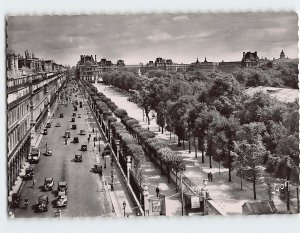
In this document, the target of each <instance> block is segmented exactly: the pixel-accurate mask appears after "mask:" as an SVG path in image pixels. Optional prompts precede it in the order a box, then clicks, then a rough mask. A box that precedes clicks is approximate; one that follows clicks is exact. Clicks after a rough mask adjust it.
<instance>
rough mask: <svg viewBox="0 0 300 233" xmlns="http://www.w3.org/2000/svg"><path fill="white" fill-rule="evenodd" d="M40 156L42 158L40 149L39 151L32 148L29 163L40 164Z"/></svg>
mask: <svg viewBox="0 0 300 233" xmlns="http://www.w3.org/2000/svg"><path fill="white" fill-rule="evenodd" d="M40 156H41V152H40V149H38V148H31V152H30V154H29V156H28V159H29V162H30V163H38V162H39V159H40Z"/></svg>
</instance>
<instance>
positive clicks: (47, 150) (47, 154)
mask: <svg viewBox="0 0 300 233" xmlns="http://www.w3.org/2000/svg"><path fill="white" fill-rule="evenodd" d="M45 155H46V156H52V149H51V147H50V146H47V148H46V151H45Z"/></svg>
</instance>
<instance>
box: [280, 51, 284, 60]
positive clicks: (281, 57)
mask: <svg viewBox="0 0 300 233" xmlns="http://www.w3.org/2000/svg"><path fill="white" fill-rule="evenodd" d="M280 59H285V54H284V52H283V50H282V51H281V53H280Z"/></svg>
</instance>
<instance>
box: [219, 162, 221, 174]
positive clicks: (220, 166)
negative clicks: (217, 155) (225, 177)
mask: <svg viewBox="0 0 300 233" xmlns="http://www.w3.org/2000/svg"><path fill="white" fill-rule="evenodd" d="M220 170H221V161H220V159H219V175H220V174H221V171H220Z"/></svg>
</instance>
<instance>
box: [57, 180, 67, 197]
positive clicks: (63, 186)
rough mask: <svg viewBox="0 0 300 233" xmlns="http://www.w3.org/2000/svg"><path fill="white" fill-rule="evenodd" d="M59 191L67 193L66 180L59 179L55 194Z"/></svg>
mask: <svg viewBox="0 0 300 233" xmlns="http://www.w3.org/2000/svg"><path fill="white" fill-rule="evenodd" d="M60 192H65V194H67V192H68V186H67V182H66V181H60V182H58V185H57V194H58V193H60Z"/></svg>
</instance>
